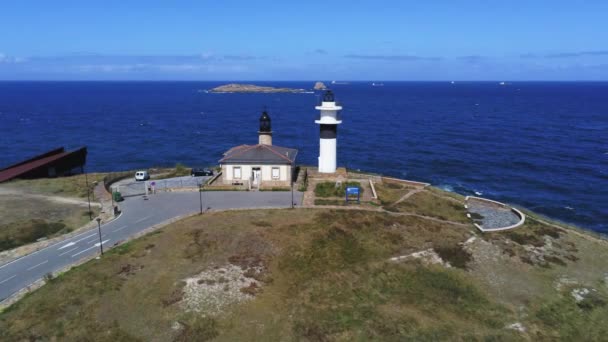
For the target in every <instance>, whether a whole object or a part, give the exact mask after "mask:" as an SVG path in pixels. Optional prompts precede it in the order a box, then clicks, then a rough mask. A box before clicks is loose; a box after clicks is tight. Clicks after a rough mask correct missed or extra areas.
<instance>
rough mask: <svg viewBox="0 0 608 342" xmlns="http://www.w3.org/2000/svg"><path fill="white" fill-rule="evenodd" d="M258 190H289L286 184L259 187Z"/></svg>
mask: <svg viewBox="0 0 608 342" xmlns="http://www.w3.org/2000/svg"><path fill="white" fill-rule="evenodd" d="M260 191H291V188H290V187H288V186H273V187H260Z"/></svg>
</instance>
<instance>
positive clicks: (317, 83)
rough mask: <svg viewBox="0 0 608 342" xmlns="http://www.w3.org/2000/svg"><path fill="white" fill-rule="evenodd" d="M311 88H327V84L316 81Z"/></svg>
mask: <svg viewBox="0 0 608 342" xmlns="http://www.w3.org/2000/svg"><path fill="white" fill-rule="evenodd" d="M313 89H314V90H325V89H327V86H325V83H323V82H316V83H315V86H314V88H313Z"/></svg>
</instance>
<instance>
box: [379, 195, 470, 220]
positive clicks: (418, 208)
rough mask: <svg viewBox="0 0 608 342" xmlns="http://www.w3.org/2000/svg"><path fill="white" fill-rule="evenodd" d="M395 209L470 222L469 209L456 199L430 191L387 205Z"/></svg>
mask: <svg viewBox="0 0 608 342" xmlns="http://www.w3.org/2000/svg"><path fill="white" fill-rule="evenodd" d="M388 208H391V210H393V211H405V212H416V213H418V214H422V215H426V216H431V217H436V218H438V219H442V220H448V221H454V222H460V223H469V222H470V220H469V218H468V217H467V211H466V209H464V207H463V205H462V204H460V203H457V202H455V201H452V200H449V199H445V198H442V197H440V196H437V195H436V194H434V193H433V192H430V191H422V192H418V193H416V194H414V195H412V196H411V197H409V198H408V199H407V200H405V201H403V202H401V203H398V204H397V205H390V206H388V207H387V209H388Z"/></svg>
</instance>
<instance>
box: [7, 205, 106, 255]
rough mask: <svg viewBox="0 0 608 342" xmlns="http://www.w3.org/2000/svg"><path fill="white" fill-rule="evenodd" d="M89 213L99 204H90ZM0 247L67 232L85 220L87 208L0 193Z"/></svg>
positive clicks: (86, 220)
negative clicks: (0, 194)
mask: <svg viewBox="0 0 608 342" xmlns="http://www.w3.org/2000/svg"><path fill="white" fill-rule="evenodd" d="M91 210H92V211H93V215H92V216H93V217H95V216H96V215H97V214H98V212H99V207H95V206H93V207H91ZM0 217H1V218H2V220H1V223H0V251H3V250H8V249H12V248H16V247H20V246H23V245H26V244H29V243H32V242H36V240H38V239H41V238H52V237H55V236H58V235H61V234H65V233H68V232H70V231H72V230H74V229H76V228H79V227H81V226H83V225H85V224H86V223H88V222H89V215H88V208H87V207H86V202H85V206H81V205H77V204H71V203H61V202H56V201H53V200H48V199H45V198H40V197H31V196H27V195H19V194H15V195H12V194H11V195H4V196H0Z"/></svg>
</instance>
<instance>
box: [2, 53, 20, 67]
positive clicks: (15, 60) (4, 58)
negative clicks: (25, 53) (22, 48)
mask: <svg viewBox="0 0 608 342" xmlns="http://www.w3.org/2000/svg"><path fill="white" fill-rule="evenodd" d="M25 61H26V59H25V58H23V57H12V56H7V55H6V54H4V53H0V63H6V64H13V63H23V62H25Z"/></svg>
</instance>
